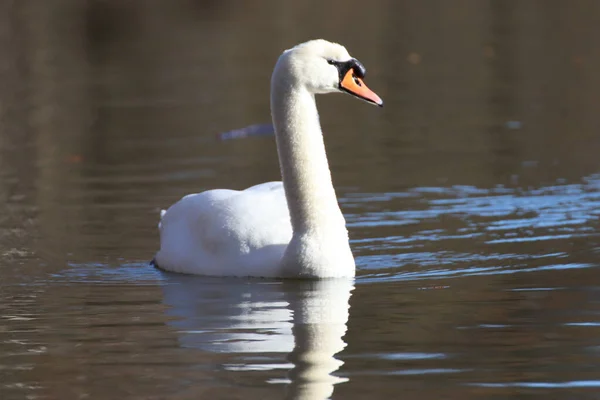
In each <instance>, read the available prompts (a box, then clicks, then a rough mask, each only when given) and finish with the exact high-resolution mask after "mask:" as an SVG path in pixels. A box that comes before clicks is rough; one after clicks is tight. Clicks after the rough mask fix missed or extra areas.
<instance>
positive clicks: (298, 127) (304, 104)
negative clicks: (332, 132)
mask: <svg viewBox="0 0 600 400" xmlns="http://www.w3.org/2000/svg"><path fill="white" fill-rule="evenodd" d="M271 112H272V117H273V124H274V126H275V133H276V139H277V152H278V155H279V165H280V168H281V175H282V177H283V185H284V188H285V194H286V198H287V203H288V208H289V210H290V217H291V221H292V227H293V230H294V234H298V233H307V232H321V233H326V232H331V233H333V232H334V231H339V230H343V231H344V232H345V229H346V228H345V221H344V217H343V216H342V213H341V211H340V208H339V206H338V203H337V198H336V195H335V190H334V189H333V184H332V182H331V172H330V171H329V164H328V162H327V155H326V153H325V144H324V143H323V133H322V131H321V125H320V123H319V114H318V112H317V105H316V103H315V96H314V94H312V93H310V92H309V91H308V90H307V89H306V88H304V87H295V86H293V85H286V84H279V85H274V87H273V89H272V91H271Z"/></svg>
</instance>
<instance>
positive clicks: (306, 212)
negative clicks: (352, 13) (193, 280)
mask: <svg viewBox="0 0 600 400" xmlns="http://www.w3.org/2000/svg"><path fill="white" fill-rule="evenodd" d="M363 76H364V67H363V66H362V64H360V63H359V62H358V61H356V60H355V59H353V58H351V57H350V55H349V54H348V52H347V51H346V49H345V48H344V47H342V46H340V45H338V44H334V43H329V42H327V41H324V40H314V41H310V42H307V43H304V44H302V45H299V46H296V47H294V48H292V49H290V50H287V51H285V52H284V53H283V54H282V55H281V57H280V58H279V60H278V62H277V65H276V66H275V70H274V72H273V76H272V79H271V113H272V118H273V125H274V127H275V136H276V139H277V152H278V155H279V164H280V167H281V174H282V177H283V182H269V183H264V184H261V185H257V186H253V187H251V188H249V189H246V190H243V191H235V190H226V189H217V190H209V191H206V192H203V193H199V194H193V195H188V196H186V197H184V198H183V199H182V200H180V201H179V202H177V203H176V204H174V205H173V206H171V207H170V208H169V209H168V210H167V211H166V212H163V215H162V218H161V222H160V224H159V227H160V236H161V248H160V250H159V252H158V253H157V254H156V257H155V261H156V264H157V265H158V266H159V267H161V268H163V269H167V270H171V271H176V272H184V273H192V274H200V275H215V276H259V277H286V278H293V277H305V278H333V277H352V276H354V274H355V265H354V258H353V256H352V252H351V250H350V246H349V243H348V232H347V230H346V225H345V220H344V217H343V215H342V212H341V210H340V208H339V206H338V203H337V198H336V195H335V191H334V189H333V184H332V181H331V174H330V172H329V165H328V162H327V156H326V153H325V146H324V143H323V134H322V132H321V126H320V123H319V115H318V112H317V106H316V103H315V98H314V95H315V94H316V93H328V92H337V91H347V92H348V93H351V94H353V95H355V96H357V97H360V98H363V99H365V100H367V101H370V102H373V103H376V104H378V105H381V104H382V102H381V99H379V97H377V95H376V94H375V93H373V92H371V91H370V90H369V89H368V88H367V87H366V86H365V85H364V83H363V82H362V80H361V79H360V78H362V77H363Z"/></svg>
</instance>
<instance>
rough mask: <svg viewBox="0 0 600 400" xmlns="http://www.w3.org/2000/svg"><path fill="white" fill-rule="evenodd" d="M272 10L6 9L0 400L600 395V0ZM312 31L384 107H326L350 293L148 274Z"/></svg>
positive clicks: (254, 151) (233, 173) (239, 169)
mask: <svg viewBox="0 0 600 400" xmlns="http://www.w3.org/2000/svg"><path fill="white" fill-rule="evenodd" d="M138 3H139V4H138ZM261 4H262V5H260V6H258V5H254V6H252V7H250V6H242V5H239V4H238V3H237V2H236V3H234V2H178V3H168V4H167V3H164V4H152V5H147V4H146V3H144V5H143V6H142V4H141V2H128V3H127V4H121V3H120V2H116V1H114V2H113V1H104V2H78V1H75V0H64V1H52V2H47V3H43V4H42V2H3V3H2V4H1V5H0V8H1V9H0V15H1V17H0V18H1V19H2V21H0V22H1V23H0V27H1V28H0V41H1V42H2V47H1V48H2V50H1V51H2V52H3V59H4V60H6V61H5V63H4V64H3V66H2V69H1V70H0V71H1V72H0V88H1V91H0V254H1V255H2V260H1V261H0V276H1V278H0V398H2V399H3V400H4V399H22V398H30V399H37V398H40V399H53V398H60V399H71V398H73V399H75V398H84V397H86V398H107V399H114V398H122V399H188V398H190V399H191V398H207V399H236V398H244V399H254V398H256V399H264V398H296V399H319V398H326V397H328V396H332V397H333V398H340V399H363V398H399V397H403V398H415V399H426V398H432V399H438V398H456V399H478V400H479V399H504V398H510V397H519V398H525V397H527V398H544V399H545V398H552V399H572V398H590V399H591V398H596V397H597V393H598V390H599V386H600V370H599V368H598V365H599V364H600V339H599V338H600V278H598V266H599V264H598V255H599V254H600V246H599V244H598V243H599V237H598V232H599V228H600V226H599V225H600V224H599V222H598V221H599V220H598V217H599V214H600V161H599V158H598V154H599V152H600V136H599V135H598V132H599V128H600V114H599V113H598V112H597V108H598V104H600V97H599V95H598V93H600V79H599V78H598V74H597V71H598V70H600V68H599V67H600V54H599V52H598V49H599V48H600V46H598V43H596V42H597V39H596V38H598V37H600V36H599V34H600V32H598V29H600V28H599V27H598V24H597V20H598V17H600V6H599V5H596V3H594V2H584V1H575V2H571V3H569V6H568V7H566V6H564V5H563V4H562V3H560V4H559V3H556V4H554V3H552V2H527V3H525V2H511V1H491V0H490V1H460V2H452V4H450V3H449V2H442V1H439V2H416V1H398V2H387V3H386V2H378V3H374V4H371V5H369V6H368V7H365V6H364V4H363V3H360V4H358V3H357V4H356V5H355V6H354V7H349V6H348V5H349V4H350V3H348V2H347V1H346V2H340V1H331V2H328V3H327V5H324V4H322V3H321V2H302V3H298V2H296V3H294V4H292V3H290V4H284V3H280V2H275V1H268V2H263V3H261ZM315 10H321V12H315ZM334 14H335V15H336V18H335V20H334V21H333V20H332V18H330V16H331V15H334ZM351 21H361V27H362V29H357V28H356V24H354V23H351ZM313 37H325V38H329V39H331V40H338V41H340V42H342V43H344V44H345V45H346V46H347V47H348V48H349V49H350V51H351V53H352V54H353V55H355V56H356V57H357V58H359V59H360V60H361V61H362V62H363V63H364V64H365V65H366V67H367V70H368V75H367V79H366V80H367V82H368V84H369V86H370V87H371V88H372V89H374V90H375V91H376V92H378V94H380V95H381V97H382V98H383V99H384V100H385V108H383V109H378V108H376V107H372V106H369V105H366V104H364V103H361V102H359V101H356V100H355V99H353V98H351V97H349V96H341V95H328V96H321V98H319V100H318V102H319V107H320V110H321V120H322V124H323V128H324V131H325V140H326V145H327V149H328V154H329V156H330V164H331V169H332V174H333V179H334V183H335V185H336V190H337V193H338V197H339V201H340V205H341V207H342V210H343V212H344V214H345V216H346V220H347V223H348V228H349V232H350V236H351V243H352V248H353V251H354V254H355V257H356V262H357V268H358V270H357V278H356V280H353V281H326V282H317V283H314V282H313V283H311V282H282V281H269V280H252V279H217V278H202V277H188V276H180V275H177V274H170V273H163V272H160V271H157V270H155V269H153V268H151V267H150V266H149V265H148V261H149V260H150V259H151V258H152V256H153V254H154V252H155V251H156V249H157V246H158V234H157V229H156V225H157V222H158V215H159V210H160V209H161V208H164V207H167V206H168V205H170V204H172V203H173V202H174V201H176V200H178V199H179V198H180V197H181V196H183V195H184V194H187V193H191V192H197V191H201V190H205V189H209V188H215V187H229V188H234V189H241V188H245V187H248V186H251V185H254V184H256V183H260V182H265V181H269V180H277V179H279V170H278V166H277V158H276V151H275V145H274V140H273V138H272V137H270V136H268V135H266V136H265V135H263V136H260V137H251V138H246V139H239V140H227V141H219V140H217V135H218V134H219V133H221V132H226V131H229V130H232V129H237V128H241V127H244V126H249V125H253V124H265V123H268V122H269V104H268V103H269V100H268V85H269V77H270V73H271V69H272V66H273V64H274V62H275V60H276V58H277V56H278V54H279V53H280V52H281V50H282V49H284V48H288V47H290V46H292V45H293V44H295V43H298V42H301V41H304V40H306V39H309V38H313Z"/></svg>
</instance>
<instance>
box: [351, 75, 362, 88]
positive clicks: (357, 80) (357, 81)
mask: <svg viewBox="0 0 600 400" xmlns="http://www.w3.org/2000/svg"><path fill="white" fill-rule="evenodd" d="M352 80H353V81H354V83H356V85H358V86H362V83H360V79H358V77H357V76H356V75H354V74H352Z"/></svg>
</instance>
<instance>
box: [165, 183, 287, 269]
mask: <svg viewBox="0 0 600 400" xmlns="http://www.w3.org/2000/svg"><path fill="white" fill-rule="evenodd" d="M160 233H161V249H160V251H159V252H158V254H157V256H156V261H157V264H158V265H159V266H161V267H162V268H165V269H169V270H175V271H180V272H188V273H196V274H207V275H239V276H241V275H249V273H248V271H247V270H248V268H252V273H251V274H252V275H255V274H256V272H257V271H256V269H257V268H259V269H260V268H262V269H264V270H265V272H264V276H268V273H272V272H274V271H271V269H273V268H275V267H278V262H279V259H280V258H281V255H282V254H283V251H284V250H285V246H287V244H288V243H289V241H290V239H291V237H292V228H291V224H290V218H289V211H288V208H287V203H286V200H285V192H284V191H283V186H282V184H281V182H269V183H264V184H261V185H257V186H253V187H251V188H249V189H246V190H243V191H235V190H224V189H219V190H210V191H206V192H203V193H199V194H194V195H188V196H186V197H184V198H183V199H181V200H180V201H179V202H177V203H175V204H174V205H173V206H171V208H169V209H168V210H167V211H166V212H165V213H164V215H163V216H162V219H161V223H160Z"/></svg>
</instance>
